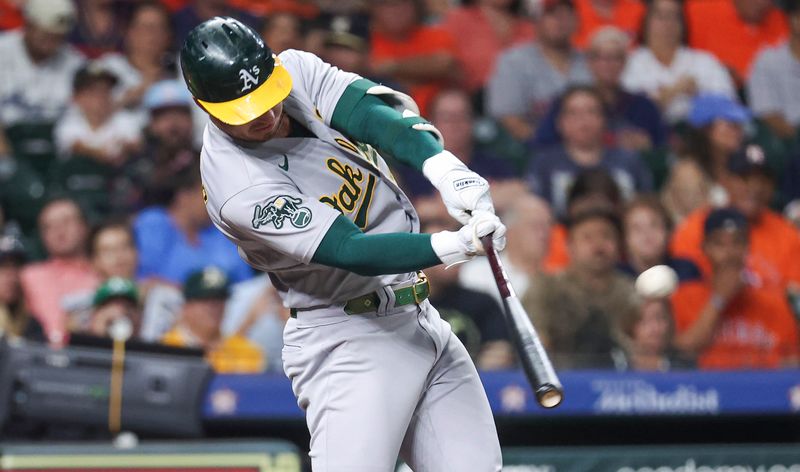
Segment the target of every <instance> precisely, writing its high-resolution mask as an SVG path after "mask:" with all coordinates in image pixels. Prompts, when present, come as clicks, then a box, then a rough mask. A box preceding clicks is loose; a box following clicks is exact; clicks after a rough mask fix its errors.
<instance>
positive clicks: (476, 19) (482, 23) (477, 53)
mask: <svg viewBox="0 0 800 472" xmlns="http://www.w3.org/2000/svg"><path fill="white" fill-rule="evenodd" d="M489 3H491V2H489ZM498 23H500V24H503V27H502V28H503V31H498V29H499V28H498V26H497V24H498ZM442 27H443V28H444V29H446V30H447V31H448V32H449V33H450V35H451V36H452V37H453V38H455V44H456V59H457V60H458V62H459V64H460V65H461V70H462V72H463V73H464V86H465V87H466V88H467V90H469V91H475V90H478V89H481V88H483V86H484V85H486V82H487V81H488V80H489V76H490V74H491V73H492V71H493V70H494V63H495V59H496V58H497V56H498V55H499V54H500V52H501V51H503V50H504V49H506V48H508V47H510V46H513V45H516V44H520V43H524V42H527V41H531V40H533V23H531V22H530V21H527V20H524V19H522V18H519V17H516V16H514V15H513V13H511V12H508V11H495V10H494V9H492V8H491V7H490V6H486V7H484V6H481V5H476V6H471V7H463V8H456V9H453V10H450V12H449V13H448V14H447V16H446V17H445V19H444V22H443V24H442ZM465 31H468V32H469V34H464V32H465Z"/></svg>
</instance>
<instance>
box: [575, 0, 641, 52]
mask: <svg viewBox="0 0 800 472" xmlns="http://www.w3.org/2000/svg"><path fill="white" fill-rule="evenodd" d="M643 3H644V2H642V1H641V0H575V11H576V13H577V14H578V25H579V27H578V31H577V32H576V33H575V36H573V38H572V40H573V43H574V44H575V46H576V47H579V48H585V47H586V46H587V45H589V43H590V42H591V41H590V40H591V37H592V35H594V33H595V32H596V31H597V30H599V29H600V28H603V27H605V26H615V27H617V28H619V29H620V30H622V31H623V32H624V33H625V34H626V35H627V36H628V38H630V40H635V39H636V38H637V37H639V28H641V26H642V17H643V16H644V12H645V7H644V5H643Z"/></svg>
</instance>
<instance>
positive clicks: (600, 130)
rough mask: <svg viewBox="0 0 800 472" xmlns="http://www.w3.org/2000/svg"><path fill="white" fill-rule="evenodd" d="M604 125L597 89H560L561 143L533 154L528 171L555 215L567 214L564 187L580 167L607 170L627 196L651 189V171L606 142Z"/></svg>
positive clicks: (601, 103)
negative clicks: (561, 94)
mask: <svg viewBox="0 0 800 472" xmlns="http://www.w3.org/2000/svg"><path fill="white" fill-rule="evenodd" d="M605 129H606V118H605V113H604V108H603V100H602V98H601V97H600V94H599V93H598V92H597V90H596V89H594V88H592V87H587V86H573V87H571V88H570V89H569V90H567V91H566V92H565V93H564V96H563V98H562V99H561V102H560V107H559V110H558V130H559V133H560V135H561V138H562V143H561V144H558V145H555V146H552V147H550V148H547V149H544V150H542V151H541V152H538V153H536V155H535V156H534V158H533V160H532V162H531V165H530V167H529V168H528V172H527V180H528V184H529V185H530V188H531V190H532V191H533V192H534V193H536V194H537V195H540V196H541V197H542V198H544V199H545V200H547V201H548V203H550V205H551V206H552V208H553V212H554V213H555V214H556V215H557V216H558V217H563V216H565V215H566V211H567V205H566V203H567V202H566V196H567V191H568V189H569V187H570V185H572V183H573V182H574V181H575V177H576V176H577V175H578V174H579V173H580V172H581V171H585V170H590V169H605V170H606V171H608V172H609V173H610V174H611V175H612V177H613V178H614V180H616V182H617V185H619V188H620V190H621V191H622V194H623V196H624V197H625V198H630V197H632V196H633V195H634V193H635V192H647V191H650V190H652V188H653V182H652V176H651V175H650V171H649V170H648V169H647V168H646V167H645V166H644V164H643V162H642V161H641V160H640V159H639V158H638V157H637V156H636V155H635V154H631V153H629V152H627V151H623V150H621V149H618V148H611V147H607V146H605V144H604V141H603V136H604V132H605Z"/></svg>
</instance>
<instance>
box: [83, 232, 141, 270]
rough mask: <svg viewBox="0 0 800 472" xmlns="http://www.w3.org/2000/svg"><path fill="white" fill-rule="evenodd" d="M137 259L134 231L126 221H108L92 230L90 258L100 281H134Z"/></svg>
mask: <svg viewBox="0 0 800 472" xmlns="http://www.w3.org/2000/svg"><path fill="white" fill-rule="evenodd" d="M137 257H138V256H137V254H136V243H135V242H134V240H133V230H132V229H131V227H130V225H128V223H126V222H125V221H113V220H112V221H107V222H104V223H102V224H100V225H99V226H97V227H95V228H94V229H93V230H92V232H91V234H90V237H89V258H90V259H91V261H92V266H93V267H94V270H95V272H96V273H97V275H98V277H100V279H102V280H107V279H109V278H111V277H118V278H123V279H133V278H134V277H135V276H136V265H137Z"/></svg>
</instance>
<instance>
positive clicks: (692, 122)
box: [684, 94, 750, 205]
mask: <svg viewBox="0 0 800 472" xmlns="http://www.w3.org/2000/svg"><path fill="white" fill-rule="evenodd" d="M749 120H750V112H749V111H748V110H747V108H745V107H744V106H742V105H740V104H739V103H737V102H735V101H733V100H731V99H730V98H727V97H725V96H722V95H708V94H701V95H698V96H696V97H695V98H694V100H692V108H691V112H690V113H689V116H688V120H687V122H688V124H689V126H690V127H691V128H690V129H689V132H688V133H687V137H686V144H687V145H686V150H685V152H684V154H685V156H684V157H686V158H689V159H692V160H694V161H695V162H697V163H698V164H699V165H700V167H701V168H702V169H703V171H704V173H705V175H706V178H707V179H708V180H709V185H710V186H711V190H710V194H709V197H710V199H711V201H712V202H713V203H715V204H717V205H724V204H725V203H726V202H727V199H728V198H727V195H726V193H725V188H726V182H727V180H728V179H729V177H730V172H729V170H728V161H729V160H730V156H731V155H733V154H734V153H735V152H737V151H740V150H741V149H742V147H743V146H744V141H745V132H744V126H745V125H746V124H747V122H748V121H749Z"/></svg>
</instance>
